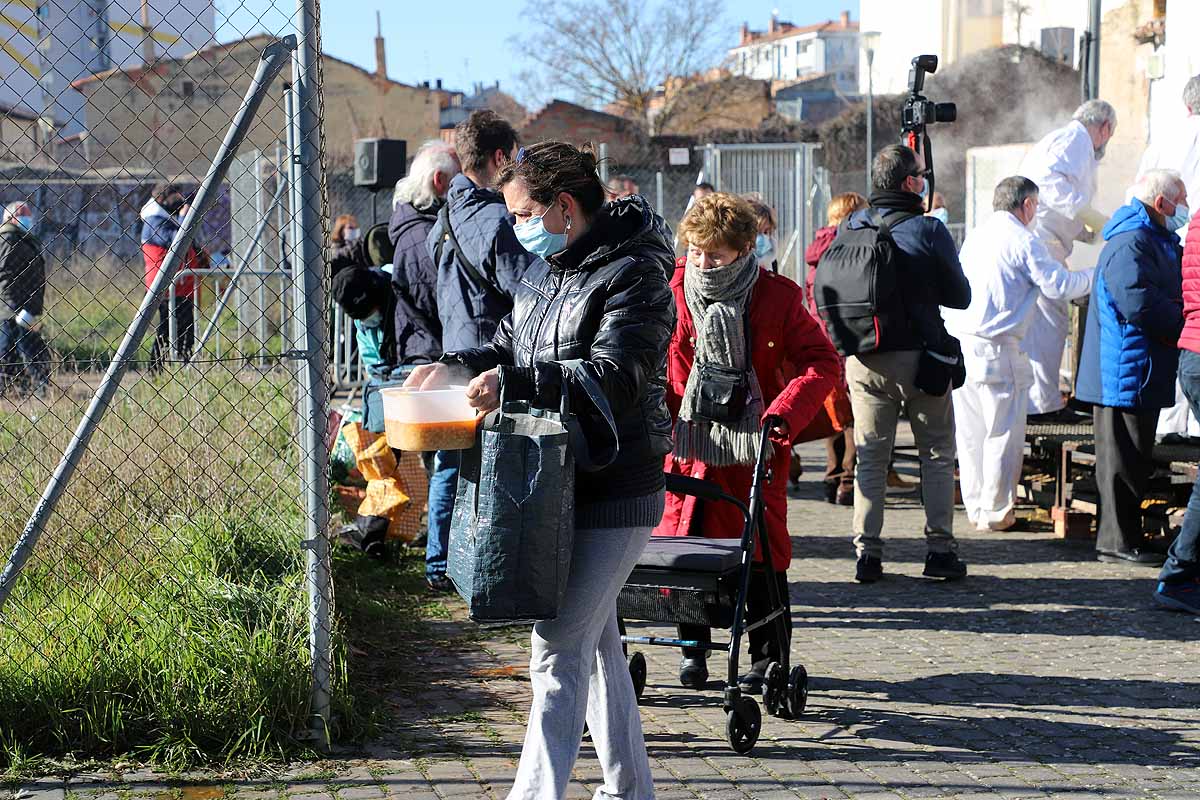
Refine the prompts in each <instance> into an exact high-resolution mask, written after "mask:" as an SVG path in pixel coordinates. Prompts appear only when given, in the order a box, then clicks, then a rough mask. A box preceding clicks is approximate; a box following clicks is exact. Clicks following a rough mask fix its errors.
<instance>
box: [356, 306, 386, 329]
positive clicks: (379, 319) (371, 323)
mask: <svg viewBox="0 0 1200 800" xmlns="http://www.w3.org/2000/svg"><path fill="white" fill-rule="evenodd" d="M358 322H359V324H360V325H362V326H363V327H364V328H378V327H379V326H380V325H382V324H383V312H382V311H380V310H378V309H376V310H375V311H373V312H371V314H370V315H369V316H366V317H363V318H362V319H360V320H359V321H358Z"/></svg>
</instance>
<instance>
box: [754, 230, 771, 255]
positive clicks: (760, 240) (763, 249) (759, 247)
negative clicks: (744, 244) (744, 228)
mask: <svg viewBox="0 0 1200 800" xmlns="http://www.w3.org/2000/svg"><path fill="white" fill-rule="evenodd" d="M774 251H775V243H774V242H772V241H771V237H770V236H767V235H766V234H765V233H760V234H759V235H758V236H756V237H754V255H755V256H756V257H757V258H758V260H759V261H762V260H763V259H765V258H766V257H767V256H769V255H770V254H771V253H773V252H774Z"/></svg>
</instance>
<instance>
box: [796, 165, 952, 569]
mask: <svg viewBox="0 0 1200 800" xmlns="http://www.w3.org/2000/svg"><path fill="white" fill-rule="evenodd" d="M872 170H873V171H872V178H871V182H872V189H873V192H872V194H871V198H870V204H871V205H870V207H869V208H866V209H863V210H861V211H856V212H854V214H852V215H851V216H850V218H849V219H847V220H846V221H845V222H843V223H842V225H841V227H840V228H839V230H838V233H837V237H836V238H835V239H834V241H833V244H832V245H830V247H829V249H828V250H827V251H826V253H825V255H824V256H822V258H821V264H820V267H819V268H818V269H817V278H816V284H815V286H814V292H815V293H816V303H817V307H818V310H819V311H820V313H821V316H822V317H823V318H824V320H825V323H826V328H827V329H828V331H829V334H830V337H831V338H832V339H833V343H834V345H835V346H836V347H837V348H838V351H839V352H841V353H842V355H845V356H847V357H848V358H847V361H846V380H847V383H848V384H849V388H850V402H851V405H852V407H853V409H854V443H855V446H856V448H857V450H858V472H857V476H856V480H855V485H854V523H853V524H854V548H855V551H856V553H857V556H858V564H857V569H856V573H855V579H856V580H858V581H860V582H862V583H873V582H875V581H877V580H879V578H880V577H882V575H883V542H882V540H881V538H880V534H881V532H882V530H883V509H884V497H885V493H886V489H887V470H888V462H889V460H890V458H891V453H892V446H893V444H894V442H895V438H896V420H897V418H898V416H899V414H900V409H901V407H903V408H904V410H905V411H906V412H907V414H908V419H909V421H910V422H911V424H912V431H913V436H914V437H915V438H916V441H917V447H918V449H919V451H920V458H921V495H922V500H923V502H924V505H925V539H926V545H927V546H928V549H929V552H928V555H927V556H926V559H925V569H924V572H923V574H924V575H925V576H927V577H931V578H947V579H953V578H961V577H963V576H965V575H966V574H967V567H966V565H965V564H963V562H962V561H960V560H959V559H958V556H957V554H956V553H955V550H956V549H957V543H956V542H955V540H954V534H953V521H954V409H953V406H952V405H951V402H950V390H951V388H952V387H953V386H956V385H961V383H962V380H963V374H962V369H963V368H962V353H961V351H960V349H959V347H958V342H957V340H955V339H954V338H953V337H952V336H950V335H949V334H948V333H947V332H946V329H945V326H944V325H943V323H942V318H941V313H940V311H939V308H938V307H939V306H946V307H948V308H966V307H967V306H968V305H970V302H971V287H970V284H969V283H968V282H967V279H966V277H965V276H964V275H963V271H962V267H961V266H960V265H959V263H958V255H957V253H956V252H955V248H954V240H953V239H952V238H951V236H950V232H949V231H948V230H947V229H946V226H945V225H942V224H941V223H940V222H939V221H938V220H937V219H935V218H933V217H927V216H924V210H925V209H924V208H923V206H922V200H921V198H922V195H923V194H924V193H925V192H926V191H927V184H926V182H925V175H926V174H927V171H926V169H925V165H924V163H923V161H922V159H921V157H920V156H919V155H918V154H917V153H915V152H913V151H912V150H911V149H909V148H907V147H904V146H902V145H889V146H888V147H885V148H883V149H882V150H881V151H880V152H879V153H878V155H876V156H875V162H874V165H873V167H872Z"/></svg>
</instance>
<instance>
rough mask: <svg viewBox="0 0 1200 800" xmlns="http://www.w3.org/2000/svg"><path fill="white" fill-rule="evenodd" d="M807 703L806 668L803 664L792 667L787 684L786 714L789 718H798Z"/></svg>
mask: <svg viewBox="0 0 1200 800" xmlns="http://www.w3.org/2000/svg"><path fill="white" fill-rule="evenodd" d="M806 705H808V670H806V669H805V668H804V665H803V664H797V665H796V666H794V667H792V674H791V675H789V676H788V685H787V712H788V713H787V716H788V718H789V719H799V718H800V715H801V714H803V713H804V707H805V706H806Z"/></svg>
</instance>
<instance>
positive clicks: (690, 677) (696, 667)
mask: <svg viewBox="0 0 1200 800" xmlns="http://www.w3.org/2000/svg"><path fill="white" fill-rule="evenodd" d="M707 683H708V662H707V661H705V660H704V659H703V658H684V659H680V661H679V685H680V686H682V687H683V688H685V689H703V688H704V687H705V685H706V684H707Z"/></svg>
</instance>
